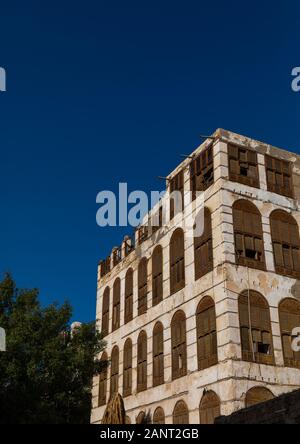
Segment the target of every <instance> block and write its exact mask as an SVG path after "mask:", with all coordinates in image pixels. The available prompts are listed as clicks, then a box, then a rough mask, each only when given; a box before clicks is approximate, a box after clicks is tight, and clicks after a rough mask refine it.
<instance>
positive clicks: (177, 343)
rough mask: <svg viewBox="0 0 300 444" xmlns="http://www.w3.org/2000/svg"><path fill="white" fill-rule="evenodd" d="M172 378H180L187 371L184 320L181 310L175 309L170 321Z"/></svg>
mask: <svg viewBox="0 0 300 444" xmlns="http://www.w3.org/2000/svg"><path fill="white" fill-rule="evenodd" d="M171 342H172V379H177V378H181V376H185V375H186V372H187V356H186V320H185V314H184V312H183V311H181V310H179V311H177V312H176V313H175V314H174V316H173V318H172V322H171Z"/></svg>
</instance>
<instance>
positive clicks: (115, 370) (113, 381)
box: [110, 345, 119, 396]
mask: <svg viewBox="0 0 300 444" xmlns="http://www.w3.org/2000/svg"><path fill="white" fill-rule="evenodd" d="M110 365H111V368H110V396H112V395H113V394H114V393H118V390H119V348H118V347H117V345H115V346H114V348H113V349H112V352H111V364H110Z"/></svg>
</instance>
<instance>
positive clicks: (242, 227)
mask: <svg viewBox="0 0 300 444" xmlns="http://www.w3.org/2000/svg"><path fill="white" fill-rule="evenodd" d="M232 208H233V230H234V240H235V256H236V263H237V264H239V265H245V266H247V267H252V268H259V269H260V270H265V268H266V266H265V255H264V244H263V231H262V223H261V215H260V212H259V211H258V209H257V208H256V206H255V205H253V203H251V202H249V201H248V200H238V201H236V202H235V203H234V204H233V207H232Z"/></svg>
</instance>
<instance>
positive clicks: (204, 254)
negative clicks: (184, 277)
mask: <svg viewBox="0 0 300 444" xmlns="http://www.w3.org/2000/svg"><path fill="white" fill-rule="evenodd" d="M198 217H201V215H200V214H199V215H198V216H197V217H196V224H197V226H198V224H199V225H200V221H199V220H198V219H197V218H198ZM194 263H195V279H196V280H197V279H199V278H200V277H202V276H204V275H205V274H206V273H208V272H209V271H211V270H212V269H213V250H212V229H211V214H210V211H209V209H208V208H204V230H203V233H202V235H201V236H197V237H194Z"/></svg>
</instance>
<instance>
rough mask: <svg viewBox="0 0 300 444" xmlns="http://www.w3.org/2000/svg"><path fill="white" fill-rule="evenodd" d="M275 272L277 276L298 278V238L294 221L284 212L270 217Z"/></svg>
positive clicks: (297, 229) (299, 249)
mask: <svg viewBox="0 0 300 444" xmlns="http://www.w3.org/2000/svg"><path fill="white" fill-rule="evenodd" d="M270 225H271V237H272V244H273V254H274V262H275V270H276V273H278V274H283V275H285V276H291V277H294V278H298V279H299V278H300V237H299V227H298V224H297V222H296V220H295V219H294V218H293V216H291V215H290V214H288V213H287V212H285V211H282V210H275V211H273V212H272V213H271V216H270Z"/></svg>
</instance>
